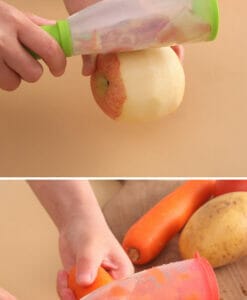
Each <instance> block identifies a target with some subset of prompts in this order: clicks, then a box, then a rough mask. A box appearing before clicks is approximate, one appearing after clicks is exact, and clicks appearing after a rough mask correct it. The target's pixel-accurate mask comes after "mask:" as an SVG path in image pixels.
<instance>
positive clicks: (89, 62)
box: [82, 55, 97, 76]
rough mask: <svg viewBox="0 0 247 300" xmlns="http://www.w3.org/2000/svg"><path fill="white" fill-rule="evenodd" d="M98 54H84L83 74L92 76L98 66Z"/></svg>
mask: <svg viewBox="0 0 247 300" xmlns="http://www.w3.org/2000/svg"><path fill="white" fill-rule="evenodd" d="M96 58H97V56H96V55H83V56H82V59H83V69H82V74H83V75H84V76H90V75H92V74H93V73H94V72H95V68H96Z"/></svg>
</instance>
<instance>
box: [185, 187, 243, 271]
mask: <svg viewBox="0 0 247 300" xmlns="http://www.w3.org/2000/svg"><path fill="white" fill-rule="evenodd" d="M179 249H180V253H181V255H182V257H183V258H184V259H187V258H191V257H193V256H194V253H195V252H196V251H198V252H199V253H200V255H201V256H203V257H205V258H206V259H208V261H209V262H210V263H211V264H212V266H213V267H220V266H223V265H226V264H228V263H231V262H233V261H235V260H237V259H238V258H240V257H242V256H245V255H247V192H236V193H228V194H224V195H222V196H219V197H216V198H214V199H212V200H210V201H209V202H207V203H206V204H204V205H203V206H202V207H201V208H200V209H199V210H197V211H196V212H195V213H194V214H193V216H192V217H191V218H190V220H189V221H188V223H187V224H186V226H185V227H184V229H183V231H182V233H181V235H180V238H179Z"/></svg>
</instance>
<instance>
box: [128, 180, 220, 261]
mask: <svg viewBox="0 0 247 300" xmlns="http://www.w3.org/2000/svg"><path fill="white" fill-rule="evenodd" d="M214 188H215V180H191V181H187V182H186V183H184V184H183V185H181V186H180V187H178V188H177V189H176V190H175V191H173V192H172V193H170V194H169V195H167V196H165V197H164V198H163V199H162V200H161V201H160V202H158V203H157V204H156V205H155V206H154V207H153V208H152V209H151V210H149V211H148V212H147V213H146V214H145V215H144V216H143V217H141V218H140V219H139V220H138V221H137V222H136V223H135V224H133V225H132V227H131V228H130V229H129V230H128V232H127V233H126V235H125V237H124V240H123V247H124V249H125V251H126V252H127V253H128V255H129V257H130V259H131V260H132V262H133V263H134V264H140V265H141V264H145V263H148V262H150V261H151V260H152V259H154V258H155V257H156V256H157V255H158V254H159V253H160V252H161V250H162V249H163V248H164V247H165V245H166V243H167V242H168V241H169V240H170V239H171V238H172V237H173V236H174V235H175V234H176V233H178V232H179V231H180V230H181V229H182V228H183V226H184V225H185V224H186V222H187V221H188V220H189V218H190V216H191V215H192V214H193V213H194V212H195V211H196V210H197V209H198V208H199V207H200V206H201V205H202V204H204V203H205V202H206V201H207V200H209V199H210V197H211V196H212V195H213V193H214Z"/></svg>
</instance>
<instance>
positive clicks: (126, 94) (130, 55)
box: [91, 47, 185, 121]
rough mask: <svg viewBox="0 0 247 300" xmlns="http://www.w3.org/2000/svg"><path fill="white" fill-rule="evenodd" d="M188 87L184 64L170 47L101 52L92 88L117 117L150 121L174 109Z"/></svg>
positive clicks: (109, 111) (105, 107) (102, 107)
mask: <svg viewBox="0 0 247 300" xmlns="http://www.w3.org/2000/svg"><path fill="white" fill-rule="evenodd" d="M184 87H185V76H184V71H183V67H182V65H181V63H180V61H179V58H178V57H177V55H176V54H175V52H174V51H173V50H172V49H171V48H170V47H168V48H167V47H166V48H154V49H148V50H141V51H134V52H125V53H118V54H114V53H113V54H100V55H98V56H97V60H96V70H95V72H94V73H93V75H92V76H91V89H92V93H93V96H94V98H95V100H96V102H97V103H98V105H99V106H100V108H101V109H102V110H103V111H104V112H105V113H106V114H107V115H108V116H109V117H111V118H112V119H114V120H132V121H133V120H134V121H149V120H155V119H159V118H161V117H163V116H165V115H167V114H169V113H171V112H173V111H175V110H176V109H177V108H178V107H179V105H180V103H181V102H182V99H183V95H184Z"/></svg>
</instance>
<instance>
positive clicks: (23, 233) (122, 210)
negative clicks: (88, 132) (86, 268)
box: [0, 181, 247, 300]
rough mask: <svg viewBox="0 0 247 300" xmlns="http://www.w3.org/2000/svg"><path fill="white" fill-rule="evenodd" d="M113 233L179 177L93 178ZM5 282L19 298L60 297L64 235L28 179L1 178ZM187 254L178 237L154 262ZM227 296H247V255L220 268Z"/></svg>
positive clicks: (1, 282) (0, 280)
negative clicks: (171, 179)
mask: <svg viewBox="0 0 247 300" xmlns="http://www.w3.org/2000/svg"><path fill="white" fill-rule="evenodd" d="M91 183H92V186H93V188H94V191H95V193H96V195H97V197H98V200H99V202H100V204H101V207H102V208H103V211H104V214H105V217H106V220H107V222H108V224H109V226H110V227H111V229H112V231H113V233H114V234H115V235H116V237H117V238H118V239H119V240H122V238H123V235H124V233H125V232H126V231H127V229H128V228H129V227H130V226H131V224H132V223H133V222H134V221H135V220H137V219H138V218H139V217H140V216H141V215H142V214H143V213H144V212H145V211H147V210H148V209H149V208H150V207H152V206H153V205H154V203H156V202H157V201H158V200H160V199H161V197H162V196H163V195H165V194H167V193H169V192H170V191H172V190H173V189H174V188H175V187H176V186H177V184H178V182H169V183H167V182H165V183H164V182H161V181H160V182H159V181H155V182H154V181H145V182H143V181H129V182H126V183H124V184H122V183H120V182H116V181H107V182H106V181H94V182H91ZM0 199H1V200H0V249H1V250H0V253H1V255H0V270H1V271H0V287H5V289H8V290H9V291H11V292H12V293H13V294H15V295H16V296H17V297H18V300H34V299H35V300H44V299H45V300H54V299H58V297H57V295H56V290H55V281H56V272H57V270H58V269H60V268H61V265H60V258H59V253H58V234H57V231H56V228H55V226H54V225H53V223H52V221H51V219H50V218H49V217H48V215H47V214H46V212H45V210H44V209H43V208H42V207H41V205H40V204H39V202H38V201H37V199H36V197H35V196H34V194H33V193H32V192H31V190H30V189H29V187H28V186H27V184H26V183H25V182H23V181H19V182H16V181H12V182H9V181H5V182H4V181H0ZM179 259H181V258H180V256H179V252H178V246H177V237H174V239H172V240H171V241H170V242H169V243H168V245H167V246H166V248H165V249H164V251H162V253H161V255H160V256H159V257H158V258H157V259H156V260H155V261H154V262H153V263H152V264H156V265H157V264H158V265H159V264H163V263H168V262H171V261H176V260H179ZM216 274H217V279H218V283H219V287H220V292H221V299H222V300H223V299H224V300H247V282H246V278H247V257H245V258H243V259H242V260H240V261H238V262H236V263H234V264H231V265H229V266H226V267H223V268H220V269H218V270H217V271H216Z"/></svg>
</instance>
